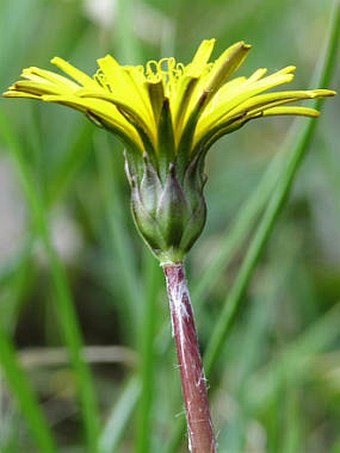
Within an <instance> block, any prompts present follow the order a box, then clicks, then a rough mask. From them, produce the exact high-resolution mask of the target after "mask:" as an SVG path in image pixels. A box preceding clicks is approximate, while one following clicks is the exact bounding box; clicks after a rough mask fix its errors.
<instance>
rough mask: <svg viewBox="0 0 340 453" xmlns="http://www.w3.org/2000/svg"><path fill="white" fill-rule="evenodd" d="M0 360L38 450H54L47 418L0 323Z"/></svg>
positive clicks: (47, 451)
mask: <svg viewBox="0 0 340 453" xmlns="http://www.w3.org/2000/svg"><path fill="white" fill-rule="evenodd" d="M0 362H1V371H2V373H3V375H4V377H5V378H6V381H7V385H8V386H9V388H10V389H11V391H12V393H13V395H14V396H15V398H16V400H17V402H18V403H19V406H20V409H21V411H22V413H23V415H24V417H25V419H26V422H27V424H28V426H29V428H30V430H31V433H32V435H33V437H34V439H35V442H36V444H37V446H38V447H39V450H40V451H43V452H46V453H50V452H55V451H56V447H55V444H54V440H53V436H52V433H51V430H50V428H49V426H48V423H47V420H46V418H45V416H44V414H43V413H42V410H41V408H40V406H39V403H38V401H37V398H36V396H35V395H34V392H33V390H32V388H31V386H30V384H29V381H28V379H27V377H26V376H25V374H24V373H23V371H22V369H21V367H20V366H19V364H18V362H17V359H16V355H15V351H14V347H13V345H12V344H11V342H10V341H9V339H8V338H7V336H6V335H5V333H4V331H3V327H2V325H0Z"/></svg>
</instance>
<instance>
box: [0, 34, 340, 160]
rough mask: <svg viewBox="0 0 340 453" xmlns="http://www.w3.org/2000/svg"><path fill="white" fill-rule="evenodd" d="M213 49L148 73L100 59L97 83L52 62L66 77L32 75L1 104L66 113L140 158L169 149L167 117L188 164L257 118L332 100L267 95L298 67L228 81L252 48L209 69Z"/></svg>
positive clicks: (228, 53)
mask: <svg viewBox="0 0 340 453" xmlns="http://www.w3.org/2000/svg"><path fill="white" fill-rule="evenodd" d="M214 44H215V40H214V39H210V40H204V41H203V42H202V43H201V45H200V46H199V48H198V50H197V51H196V54H195V56H194V58H193V60H192V61H191V63H189V64H188V65H184V64H182V63H177V62H176V60H175V59H174V58H163V59H161V60H159V61H149V62H148V63H147V64H146V66H145V67H143V66H123V65H120V64H119V63H118V62H117V61H116V60H115V59H114V58H113V57H112V56H111V55H107V56H105V57H104V58H100V59H98V66H99V69H98V71H97V73H96V74H95V75H94V76H93V77H90V76H88V75H87V74H85V73H84V72H82V71H80V70H79V69H76V68H75V67H74V66H72V65H71V64H69V63H68V62H66V61H64V60H62V59H61V58H59V57H55V58H53V59H52V60H51V62H52V63H53V64H54V65H56V66H57V67H59V68H60V69H61V70H62V71H63V72H64V73H65V74H66V75H67V76H69V77H64V76H62V75H59V74H57V73H54V72H51V71H47V70H43V69H39V68H36V67H30V68H27V69H24V70H23V73H22V77H23V79H24V80H21V81H18V82H16V83H15V84H14V85H12V86H11V87H10V88H9V90H8V91H7V92H6V93H4V96H6V97H28V98H34V99H42V100H43V101H47V102H58V103H61V104H65V105H68V106H70V107H72V108H74V109H77V110H80V111H82V112H84V113H86V114H87V115H88V116H89V117H90V118H91V119H92V120H93V121H95V122H96V123H97V124H100V125H102V126H104V127H106V128H108V129H110V130H112V131H113V132H115V133H116V134H117V135H119V136H120V137H121V138H122V139H123V141H125V142H126V143H127V144H128V145H129V146H131V145H133V146H134V147H135V148H137V149H139V150H140V152H141V153H143V152H144V151H147V152H153V153H155V154H156V155H157V154H159V153H161V152H162V149H163V148H164V143H161V138H162V137H160V131H159V123H160V120H161V119H162V118H161V117H162V112H163V116H167V118H166V120H167V121H168V122H169V124H170V127H171V129H172V130H171V131H169V132H168V133H171V134H172V135H173V141H174V143H173V150H172V152H173V154H174V155H177V154H178V153H181V152H184V153H185V154H186V155H187V156H188V155H191V154H192V153H194V152H195V151H196V150H197V149H199V147H202V146H204V147H207V146H210V145H211V143H212V142H214V141H215V140H216V139H217V138H219V137H221V136H222V135H224V134H227V133H228V132H230V131H232V130H234V129H236V128H238V127H240V126H242V125H243V124H244V123H245V122H247V121H248V120H250V119H253V118H258V117H260V116H271V115H306V116H318V112H317V111H316V110H314V109H311V108H307V107H296V106H288V107H287V106H284V105H285V104H288V103H291V102H294V101H299V100H302V99H311V98H316V97H321V96H332V95H334V92H333V91H330V90H322V89H316V90H304V91H301V90H299V91H296V90H294V91H281V92H275V91H274V92H269V93H265V94H263V92H265V91H267V90H268V89H270V88H273V87H275V86H277V85H281V84H284V83H288V82H291V81H292V79H293V72H294V69H295V67H294V66H288V67H286V68H284V69H281V70H280V71H277V72H275V73H273V74H271V75H269V76H265V74H266V72H267V70H266V69H263V68H261V69H258V70H257V71H255V72H254V73H253V74H252V75H251V76H250V77H248V78H247V77H237V78H234V79H232V80H230V76H231V75H232V74H233V72H234V71H235V70H236V69H237V68H238V67H239V66H240V64H241V63H242V62H243V60H244V59H245V57H246V55H247V53H248V51H249V49H250V47H251V46H249V45H247V44H245V43H244V42H238V43H236V44H234V45H233V46H231V47H229V48H228V49H227V50H225V51H224V52H223V53H222V55H220V56H219V57H218V58H217V59H216V60H215V61H214V62H209V59H210V56H211V53H212V50H213V47H214ZM164 111H166V114H165V112H164ZM168 152H169V150H168Z"/></svg>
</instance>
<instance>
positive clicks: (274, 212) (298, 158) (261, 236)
mask: <svg viewBox="0 0 340 453" xmlns="http://www.w3.org/2000/svg"><path fill="white" fill-rule="evenodd" d="M336 4H337V6H336V11H335V14H334V13H333V14H332V15H331V17H332V19H331V20H332V23H331V25H330V28H329V30H330V33H329V36H328V37H327V46H326V52H325V55H324V56H323V57H322V63H321V68H322V70H321V74H320V77H319V80H318V83H317V85H318V86H327V85H328V84H329V81H330V78H331V73H332V69H333V67H334V63H335V56H336V50H337V44H338V39H339V20H340V19H339V16H340V13H339V10H340V7H339V3H338V2H336ZM321 102H322V101H321V99H318V100H317V101H316V102H315V107H316V108H320V106H321ZM316 125H317V122H316V121H315V120H313V119H307V120H306V121H305V124H304V126H303V127H302V128H301V130H300V132H299V135H298V137H297V138H296V143H295V146H294V148H293V150H292V152H291V154H290V157H289V162H288V165H287V167H286V169H285V172H284V174H283V175H282V177H281V178H280V182H279V184H278V187H277V189H276V191H275V192H274V194H273V196H272V198H271V200H270V202H269V204H268V207H267V208H266V210H265V212H264V214H263V217H262V219H261V221H260V224H259V226H258V228H257V230H256V232H255V234H254V237H253V239H252V241H251V243H250V246H249V248H248V251H247V254H246V256H245V259H244V260H243V262H242V265H241V268H240V271H239V273H238V275H237V277H236V279H235V282H234V284H233V286H232V288H231V290H230V293H229V295H228V297H227V299H226V300H225V302H224V304H223V305H224V308H223V311H222V314H221V316H220V318H219V320H218V322H217V324H216V328H215V330H214V332H213V334H212V337H211V339H210V341H209V344H208V347H207V350H206V354H205V358H204V362H205V369H206V373H207V374H209V373H210V372H211V371H212V368H213V366H214V364H215V362H216V360H217V358H218V355H219V354H220V351H221V349H222V347H223V344H224V341H225V338H226V336H227V334H228V332H229V329H230V326H231V323H232V321H233V319H234V317H235V315H236V312H237V309H238V307H239V305H240V303H241V300H242V296H243V294H244V291H245V289H246V287H247V284H248V282H249V279H250V277H251V275H252V273H253V271H254V269H255V267H256V264H257V262H258V259H259V257H260V256H261V253H262V251H263V249H264V247H265V245H266V243H267V241H268V239H269V237H270V234H271V233H272V231H273V228H274V225H275V223H276V220H277V218H278V216H279V214H280V212H281V210H282V207H283V205H284V203H285V201H286V200H287V197H288V195H289V192H290V189H291V187H292V184H293V181H294V178H295V176H296V173H297V171H298V169H299V168H300V165H301V162H302V160H303V157H304V156H305V154H306V151H307V148H308V145H309V143H310V141H311V138H312V135H313V133H314V131H315V128H316Z"/></svg>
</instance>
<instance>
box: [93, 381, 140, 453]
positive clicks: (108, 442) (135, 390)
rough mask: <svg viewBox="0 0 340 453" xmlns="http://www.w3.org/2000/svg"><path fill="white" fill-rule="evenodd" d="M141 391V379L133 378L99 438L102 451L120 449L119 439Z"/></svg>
mask: <svg viewBox="0 0 340 453" xmlns="http://www.w3.org/2000/svg"><path fill="white" fill-rule="evenodd" d="M140 392H141V385H140V382H139V379H137V378H135V377H133V378H131V379H130V381H129V383H128V384H127V386H126V388H125V390H124V392H123V393H122V394H121V396H120V399H119V401H118V402H117V404H115V406H114V408H113V410H112V412H111V414H110V415H109V418H108V420H107V423H106V425H105V426H104V428H103V430H102V432H101V435H100V440H99V451H100V453H112V452H114V451H118V445H119V441H120V439H121V437H122V435H123V432H124V430H125V429H126V426H127V424H128V422H129V420H130V417H131V415H132V413H133V411H134V408H135V406H136V404H137V401H138V398H139V395H140Z"/></svg>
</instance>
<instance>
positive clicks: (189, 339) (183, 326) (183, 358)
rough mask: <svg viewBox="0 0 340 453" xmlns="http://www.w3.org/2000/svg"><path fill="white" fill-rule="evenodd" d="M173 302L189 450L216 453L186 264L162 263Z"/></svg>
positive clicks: (174, 326) (174, 332)
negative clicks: (187, 281)
mask: <svg viewBox="0 0 340 453" xmlns="http://www.w3.org/2000/svg"><path fill="white" fill-rule="evenodd" d="M163 269H164V273H165V277H166V286H167V292H168V297H169V303H170V312H171V322H172V334H173V336H174V337H175V341H176V348H177V358H178V365H179V371H180V375H181V382H182V393H183V399H184V404H185V412H186V417H187V426H188V437H189V450H190V451H191V452H192V453H215V452H216V441H215V436H214V432H213V426H212V422H211V416H210V410H209V402H208V394H207V388H206V379H205V376H204V370H203V366H202V359H201V355H200V352H199V347H198V341H197V335H196V329H195V322H194V317H193V312H192V308H191V302H190V296H189V291H188V287H187V283H186V279H185V273H184V266H183V263H171V264H165V265H163Z"/></svg>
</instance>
